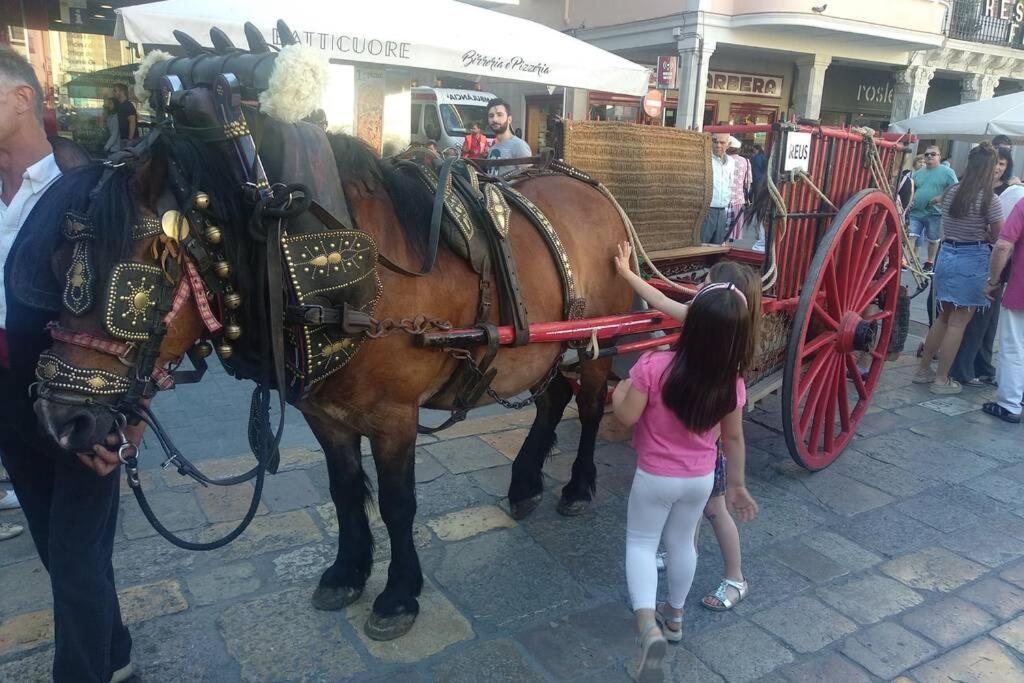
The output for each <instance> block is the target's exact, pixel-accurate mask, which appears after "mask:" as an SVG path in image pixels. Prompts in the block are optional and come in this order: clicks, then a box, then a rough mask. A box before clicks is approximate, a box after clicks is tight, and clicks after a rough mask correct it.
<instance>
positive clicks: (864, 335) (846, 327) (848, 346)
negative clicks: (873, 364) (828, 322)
mask: <svg viewBox="0 0 1024 683" xmlns="http://www.w3.org/2000/svg"><path fill="white" fill-rule="evenodd" d="M878 332H879V328H878V321H877V320H871V321H868V320H864V319H863V318H861V317H860V316H859V315H857V314H856V313H847V314H846V315H844V316H843V320H842V322H841V323H840V326H839V350H840V352H842V353H849V352H852V351H874V349H875V346H877V345H878Z"/></svg>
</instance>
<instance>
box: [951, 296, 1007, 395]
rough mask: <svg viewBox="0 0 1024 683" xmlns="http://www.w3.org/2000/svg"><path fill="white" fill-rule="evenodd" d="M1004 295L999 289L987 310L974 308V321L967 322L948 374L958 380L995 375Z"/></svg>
mask: <svg viewBox="0 0 1024 683" xmlns="http://www.w3.org/2000/svg"><path fill="white" fill-rule="evenodd" d="M1002 299H1003V293H1002V291H999V292H998V293H997V294H996V299H995V301H993V302H992V305H991V306H989V307H988V308H987V309H985V310H984V311H977V312H975V314H974V315H973V316H971V322H969V323H967V328H966V329H965V330H964V338H963V341H961V342H960V350H959V351H957V354H956V359H955V360H954V361H953V366H952V367H951V368H950V370H949V374H950V375H951V376H952V377H953V379H955V380H957V381H958V382H967V381H970V380H971V379H974V378H975V377H985V376H988V377H995V376H996V367H995V365H993V364H992V347H993V346H994V345H995V341H996V328H997V327H998V326H999V309H1000V304H1001V303H1002Z"/></svg>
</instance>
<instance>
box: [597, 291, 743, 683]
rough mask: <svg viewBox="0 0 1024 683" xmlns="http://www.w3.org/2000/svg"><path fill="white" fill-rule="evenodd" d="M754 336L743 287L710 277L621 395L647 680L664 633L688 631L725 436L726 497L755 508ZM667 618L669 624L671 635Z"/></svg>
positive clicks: (631, 552) (633, 583)
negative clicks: (661, 600) (659, 561)
mask: <svg viewBox="0 0 1024 683" xmlns="http://www.w3.org/2000/svg"><path fill="white" fill-rule="evenodd" d="M750 334H751V323H750V315H749V312H748V309H747V302H746V299H745V297H744V295H743V293H742V292H741V291H740V290H739V289H738V288H737V287H736V286H735V285H733V284H731V283H715V284H710V285H706V286H705V287H704V288H703V289H701V291H700V292H699V293H698V294H697V296H695V297H694V299H693V301H692V302H691V303H690V304H689V306H688V309H687V310H686V314H685V321H684V322H683V328H682V334H681V336H680V339H679V341H678V342H677V343H676V345H675V348H674V349H673V350H672V351H661V352H658V351H655V352H651V353H647V354H645V355H644V356H642V357H641V358H640V360H639V361H638V362H637V364H636V365H635V366H634V367H633V369H632V371H631V372H630V377H629V379H628V380H625V381H623V382H620V383H619V385H618V386H617V387H616V389H615V393H614V394H613V406H614V409H615V416H616V417H617V418H618V419H619V420H620V421H621V422H622V423H623V424H625V425H627V426H631V425H634V424H635V425H636V431H635V434H634V437H633V447H634V448H635V449H636V451H637V472H636V475H635V477H634V479H633V487H632V489H631V491H630V495H629V504H628V511H627V522H626V582H627V584H628V587H629V594H630V598H631V600H632V603H633V610H634V612H635V613H636V620H637V633H638V641H639V645H640V653H639V657H638V660H637V668H636V675H637V679H638V680H640V681H646V680H660V676H661V674H662V672H661V665H662V660H663V658H664V655H665V645H666V640H665V637H666V635H667V636H668V637H670V638H671V639H672V640H676V641H677V640H679V639H681V637H682V635H681V629H679V628H676V629H672V628H671V627H670V626H671V625H672V624H681V623H682V611H683V604H684V602H685V600H686V596H687V593H689V591H690V585H691V584H692V582H693V575H694V571H695V569H696V560H697V553H696V549H695V548H694V545H693V537H694V533H695V531H696V528H697V523H698V522H699V521H700V515H701V511H702V510H703V509H704V505H705V504H706V503H707V502H708V497H709V496H710V495H711V490H712V484H713V481H714V471H715V459H716V455H717V446H716V442H717V441H718V439H719V436H721V439H722V444H723V447H724V449H725V454H726V456H727V460H726V462H727V463H728V468H727V478H728V489H727V491H726V502H727V503H728V504H729V507H731V508H732V509H733V510H734V511H735V513H736V515H737V516H738V517H739V518H740V519H741V520H749V519H752V518H753V516H754V515H755V514H756V512H757V504H756V503H755V502H754V499H753V498H752V497H751V495H750V493H749V492H748V491H747V489H746V484H745V482H744V460H745V450H744V442H743V405H744V403H745V402H746V390H745V385H744V383H743V372H744V371H745V370H746V368H747V364H748V362H749V360H748V356H749V353H748V348H749V337H750ZM660 540H664V543H665V546H666V548H667V550H668V558H667V563H666V564H667V566H666V576H667V579H668V582H669V604H668V605H664V604H662V605H656V604H655V596H656V593H657V585H658V570H657V566H656V559H655V554H656V552H657V550H658V543H659V541H660ZM659 620H660V621H662V622H665V623H666V625H668V626H669V628H668V630H667V632H666V633H664V634H663V633H662V630H661V629H660V628H659V626H658V621H659Z"/></svg>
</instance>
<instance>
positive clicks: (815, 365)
mask: <svg viewBox="0 0 1024 683" xmlns="http://www.w3.org/2000/svg"><path fill="white" fill-rule="evenodd" d="M805 357H806V356H805ZM831 357H832V354H830V353H828V352H824V353H819V354H818V356H817V357H816V358H815V359H814V360H813V361H811V366H810V367H809V368H807V372H805V373H804V376H803V378H801V379H800V390H799V391H798V392H797V396H796V400H797V402H798V403H799V402H800V401H802V400H803V399H804V396H806V395H807V391H808V390H809V389H810V388H811V386H813V385H814V383H815V382H816V380H817V379H818V375H819V374H821V369H822V368H823V367H825V363H826V362H827V361H828V359H829V358H831Z"/></svg>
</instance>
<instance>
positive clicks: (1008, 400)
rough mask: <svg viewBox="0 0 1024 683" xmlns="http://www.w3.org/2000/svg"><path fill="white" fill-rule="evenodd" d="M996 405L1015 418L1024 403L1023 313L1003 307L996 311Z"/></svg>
mask: <svg viewBox="0 0 1024 683" xmlns="http://www.w3.org/2000/svg"><path fill="white" fill-rule="evenodd" d="M996 382H998V383H999V389H998V390H997V391H996V402H998V403H999V405H1001V406H1002V407H1004V408H1006V409H1007V410H1009V411H1010V412H1011V413H1013V414H1014V415H1020V414H1021V402H1022V400H1024V311H1014V310H1010V309H1009V308H1007V307H1006V306H1003V308H1002V310H1001V311H1000V312H999V367H998V368H997V369H996Z"/></svg>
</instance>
